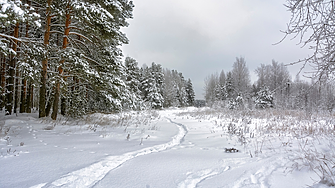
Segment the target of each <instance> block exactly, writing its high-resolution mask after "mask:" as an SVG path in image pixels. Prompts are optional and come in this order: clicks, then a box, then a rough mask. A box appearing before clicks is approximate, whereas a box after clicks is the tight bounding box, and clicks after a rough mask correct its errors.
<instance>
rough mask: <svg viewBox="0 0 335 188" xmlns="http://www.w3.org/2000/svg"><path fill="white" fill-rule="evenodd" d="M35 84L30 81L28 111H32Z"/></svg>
mask: <svg viewBox="0 0 335 188" xmlns="http://www.w3.org/2000/svg"><path fill="white" fill-rule="evenodd" d="M33 91H34V88H33V84H32V83H29V87H28V94H27V105H26V113H31V106H32V103H33Z"/></svg>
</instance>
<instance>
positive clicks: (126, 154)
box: [0, 108, 335, 188]
mask: <svg viewBox="0 0 335 188" xmlns="http://www.w3.org/2000/svg"><path fill="white" fill-rule="evenodd" d="M263 113H265V112H262V113H260V114H257V113H253V114H252V113H247V114H242V113H235V112H234V113H230V114H227V113H223V112H220V111H213V110H209V109H201V110H198V109H194V108H189V109H183V110H176V109H174V110H172V109H170V110H164V111H158V113H157V112H154V111H152V112H141V113H139V112H131V113H124V114H119V115H113V114H111V115H103V114H93V115H90V116H86V117H85V118H84V120H81V121H73V120H68V119H65V118H64V119H60V120H57V121H56V122H53V121H50V120H48V119H43V120H41V119H38V118H37V115H36V114H35V116H34V115H30V114H29V115H28V114H21V115H19V116H18V117H16V116H1V120H0V126H1V132H0V149H1V150H0V166H1V167H2V168H0V173H1V174H2V176H1V178H0V187H32V188H41V187H146V188H149V187H150V188H152V187H178V188H190V187H278V188H279V187H309V186H313V187H328V186H331V185H332V183H334V176H332V175H333V173H334V171H335V170H334V166H335V164H334V158H335V152H334V144H335V141H334V136H333V135H334V119H333V118H332V117H331V116H327V117H311V118H310V119H306V118H302V116H298V115H292V114H291V115H285V116H283V115H280V114H275V113H274V112H272V114H269V113H267V114H268V116H266V115H264V114H263ZM261 114H263V115H261ZM55 125H56V126H55ZM54 126H55V127H54ZM332 165H333V166H332Z"/></svg>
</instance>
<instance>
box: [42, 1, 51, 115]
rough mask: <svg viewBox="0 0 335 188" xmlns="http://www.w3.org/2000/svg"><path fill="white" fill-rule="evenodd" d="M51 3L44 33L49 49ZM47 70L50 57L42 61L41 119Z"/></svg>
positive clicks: (43, 111)
mask: <svg viewBox="0 0 335 188" xmlns="http://www.w3.org/2000/svg"><path fill="white" fill-rule="evenodd" d="M51 3H52V0H48V2H47V4H48V7H47V11H46V16H47V18H46V25H45V33H44V46H45V47H46V48H47V47H48V45H49V39H50V29H51V17H52V15H51V7H50V6H51ZM47 69H48V57H45V58H44V60H43V61H42V72H41V74H42V75H41V86H40V100H39V117H40V118H41V117H45V116H46V113H45V101H46V85H47Z"/></svg>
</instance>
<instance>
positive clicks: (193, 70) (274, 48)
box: [122, 0, 311, 99]
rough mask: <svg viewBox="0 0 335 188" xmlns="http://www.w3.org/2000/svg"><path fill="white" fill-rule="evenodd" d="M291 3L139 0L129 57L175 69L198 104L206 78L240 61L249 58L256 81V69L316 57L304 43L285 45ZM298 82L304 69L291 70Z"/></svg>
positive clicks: (127, 48) (126, 51)
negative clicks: (241, 58)
mask: <svg viewBox="0 0 335 188" xmlns="http://www.w3.org/2000/svg"><path fill="white" fill-rule="evenodd" d="M284 3H285V0H274V1H272V0H271V1H269V0H252V1H250V0H138V1H135V2H134V4H135V8H134V12H133V15H134V19H132V20H129V24H130V25H129V27H128V28H124V29H122V30H123V32H124V33H126V35H127V37H128V39H129V41H130V42H129V44H128V45H124V46H123V47H122V50H123V54H124V56H130V57H132V58H134V59H136V60H137V62H138V63H139V65H140V66H141V65H142V64H147V65H150V64H151V63H152V62H155V63H158V64H161V65H162V66H163V67H164V68H169V69H175V70H177V71H178V72H181V73H183V75H184V77H185V78H190V79H191V80H192V83H193V87H194V89H195V92H196V99H203V98H204V97H203V95H204V89H203V88H204V79H205V78H206V76H208V75H210V74H212V73H215V72H220V71H221V70H224V71H225V72H226V73H227V72H228V71H230V70H231V69H232V66H233V63H234V61H235V59H236V57H244V58H245V60H246V62H247V66H248V68H249V72H250V75H251V80H252V82H254V81H256V79H257V77H256V75H255V73H254V71H255V69H256V68H257V67H258V66H259V65H260V64H261V63H263V64H270V63H271V61H272V59H274V60H276V61H278V62H280V63H284V64H287V63H292V62H295V61H297V60H299V59H303V58H304V57H306V56H308V54H310V53H311V52H310V51H308V49H307V48H301V45H297V44H298V42H299V41H298V40H290V39H291V38H292V37H293V36H292V37H289V38H287V39H286V40H284V41H283V42H282V43H280V44H277V45H273V44H275V43H277V42H279V41H280V40H281V39H282V38H283V37H284V34H283V33H282V32H281V30H282V31H283V30H285V29H286V25H287V23H288V21H289V19H290V12H288V11H287V9H286V7H284V5H283V4H284ZM289 70H290V72H291V74H292V77H293V78H294V77H295V74H296V73H297V72H298V70H299V66H290V67H289Z"/></svg>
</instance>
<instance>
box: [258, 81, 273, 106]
mask: <svg viewBox="0 0 335 188" xmlns="http://www.w3.org/2000/svg"><path fill="white" fill-rule="evenodd" d="M273 100H274V98H273V94H272V92H271V91H270V90H269V88H268V87H267V86H263V87H262V88H261V89H260V91H258V92H257V94H256V96H255V100H254V101H255V106H256V108H260V109H264V108H270V107H273V105H274V103H273Z"/></svg>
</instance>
